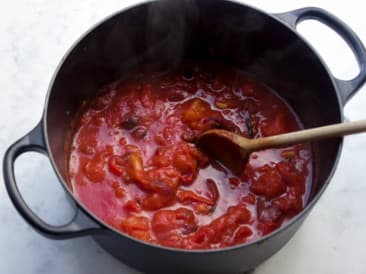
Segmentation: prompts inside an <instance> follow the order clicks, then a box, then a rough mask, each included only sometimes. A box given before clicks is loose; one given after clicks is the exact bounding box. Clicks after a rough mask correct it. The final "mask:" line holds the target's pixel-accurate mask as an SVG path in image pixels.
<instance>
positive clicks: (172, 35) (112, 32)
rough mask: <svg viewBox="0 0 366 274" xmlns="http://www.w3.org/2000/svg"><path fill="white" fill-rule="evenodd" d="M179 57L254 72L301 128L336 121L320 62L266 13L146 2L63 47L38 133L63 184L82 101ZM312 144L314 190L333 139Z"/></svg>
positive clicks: (334, 148)
mask: <svg viewBox="0 0 366 274" xmlns="http://www.w3.org/2000/svg"><path fill="white" fill-rule="evenodd" d="M185 59H205V60H211V61H218V62H222V63H224V64H227V65H230V66H233V67H236V68H238V69H241V70H243V71H246V72H249V73H250V74H253V75H255V76H256V78H257V79H259V80H260V81H262V82H263V83H265V84H266V85H268V86H269V87H271V88H272V89H274V90H275V91H276V92H277V93H279V94H280V96H282V97H283V98H284V99H285V100H286V101H287V102H288V103H289V104H290V105H291V106H292V107H293V108H294V109H295V110H296V112H297V113H298V115H299V116H300V119H301V120H302V122H303V123H304V126H305V127H306V128H310V127H316V126H321V125H325V124H330V123H338V122H341V121H342V111H341V106H340V103H339V99H338V95H337V91H336V89H335V86H334V84H333V82H332V78H331V76H330V75H329V73H328V71H327V69H326V68H325V67H324V65H323V64H322V62H321V61H320V59H319V57H318V56H317V55H316V54H315V53H314V51H313V50H312V49H311V48H310V47H309V46H308V45H307V44H306V43H305V42H304V41H303V40H302V39H301V38H300V37H299V36H298V35H297V34H296V33H295V32H294V31H292V30H291V29H290V28H288V27H287V26H285V25H284V24H283V23H281V22H280V21H278V20H277V19H275V18H274V17H272V16H269V15H268V14H265V13H262V12H260V11H257V10H255V9H253V8H250V7H247V6H244V5H240V4H236V3H232V2H226V1H209V0H206V1H204V0H201V1H158V2H151V3H146V4H142V5H139V6H136V7H134V8H131V9H129V10H127V11H124V12H121V13H118V14H116V15H114V16H112V17H111V18H109V19H107V20H106V21H104V22H103V23H101V24H99V25H98V26H97V27H95V28H94V29H93V30H92V31H90V32H89V33H87V34H86V35H85V36H84V37H83V38H82V39H81V40H80V41H79V42H78V43H77V44H76V45H75V46H74V47H73V49H72V50H71V51H70V52H69V53H68V55H67V56H66V58H65V59H64V61H63V63H62V64H61V66H60V67H59V70H58V72H57V74H56V76H55V79H54V81H53V83H52V84H51V87H50V91H49V96H48V100H47V103H46V112H45V123H46V132H45V135H46V138H47V140H48V145H49V147H48V149H49V153H50V157H51V159H52V162H53V163H52V164H53V165H54V166H55V168H56V170H57V171H58V173H59V175H60V176H61V178H62V179H63V183H64V184H65V186H67V187H69V186H68V184H67V177H68V176H67V151H65V141H66V142H67V141H68V140H70V133H72V132H71V131H70V128H71V127H70V125H71V123H72V119H73V118H74V116H75V115H76V113H77V111H78V109H79V107H80V106H81V104H82V102H83V101H85V100H88V99H89V98H91V97H93V96H94V95H95V93H96V92H97V90H98V89H99V88H101V87H102V86H103V85H105V84H107V83H109V82H112V81H115V80H117V79H120V78H123V77H125V76H126V75H128V74H130V73H131V72H133V71H134V70H136V69H137V68H139V67H141V66H142V65H146V64H150V65H151V64H154V65H156V66H159V67H165V68H169V67H174V66H176V65H178V64H179V63H181V62H182V61H183V60H185ZM313 148H314V149H313V150H314V157H315V169H314V176H315V177H314V187H313V193H317V192H319V191H320V190H321V189H322V188H324V187H325V184H326V183H327V181H328V177H330V176H331V174H332V171H333V167H334V165H335V163H336V162H337V158H338V155H339V151H340V148H341V139H333V140H327V141H324V142H321V143H315V144H314V145H313ZM313 196H314V195H313ZM305 210H307V209H305ZM300 222H301V220H300V221H299V223H300ZM298 225H299V224H296V225H295V226H296V227H297V226H298ZM111 233H114V232H111ZM146 246H147V245H146ZM279 248H280V246H279V247H277V249H279ZM162 250H163V248H162ZM267 257H268V256H267ZM254 263H258V262H253V264H254Z"/></svg>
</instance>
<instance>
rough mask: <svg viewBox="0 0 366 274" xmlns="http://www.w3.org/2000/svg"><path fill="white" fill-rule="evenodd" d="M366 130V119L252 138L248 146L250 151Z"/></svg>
mask: <svg viewBox="0 0 366 274" xmlns="http://www.w3.org/2000/svg"><path fill="white" fill-rule="evenodd" d="M364 131H366V120H361V121H355V122H346V123H340V124H334V125H329V126H322V127H317V128H312V129H305V130H300V131H295V132H290V133H285V134H280V135H275V136H269V137H264V138H258V139H251V140H250V142H249V144H248V145H249V146H248V148H249V150H250V151H254V150H259V149H265V148H270V147H286V146H290V145H294V144H299V143H304V142H312V141H318V140H322V139H327V138H333V137H340V136H345V135H350V134H354V133H360V132H364Z"/></svg>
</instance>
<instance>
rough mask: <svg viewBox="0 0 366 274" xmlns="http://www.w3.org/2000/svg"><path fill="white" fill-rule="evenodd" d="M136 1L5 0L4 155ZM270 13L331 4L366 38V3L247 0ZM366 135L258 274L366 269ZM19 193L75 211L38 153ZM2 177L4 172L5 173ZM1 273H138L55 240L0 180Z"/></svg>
mask: <svg viewBox="0 0 366 274" xmlns="http://www.w3.org/2000/svg"><path fill="white" fill-rule="evenodd" d="M134 2H136V1H127V0H125V1H121V0H108V1H99V0H83V1H72V0H63V1H61V0H55V1H47V0H33V1H28V0H11V1H10V0H4V1H2V5H1V6H2V7H1V9H0V37H1V39H0V69H1V70H0V109H1V116H0V155H3V153H4V151H5V149H6V148H7V147H8V146H9V145H10V144H11V143H12V142H14V141H15V140H17V139H18V138H19V137H21V136H22V135H23V134H25V133H26V132H28V131H29V130H30V129H31V128H32V127H33V126H34V125H36V123H37V122H38V120H39V119H40V117H41V113H42V108H43V104H44V98H45V94H46V90H47V86H48V83H49V81H50V79H51V76H52V74H53V72H54V70H55V68H56V66H57V64H58V63H59V61H60V59H61V58H62V56H63V54H64V53H65V52H66V50H67V49H68V48H69V47H70V45H71V44H72V43H73V42H74V41H75V40H76V39H77V38H78V37H79V35H80V34H82V33H83V32H84V31H85V30H87V29H88V28H89V27H90V26H92V25H93V24H95V23H96V22H98V21H100V20H101V19H102V18H104V17H106V16H107V15H109V14H111V13H113V12H114V11H116V10H119V9H121V8H124V7H126V6H129V5H131V4H133V3H134ZM245 2H246V3H248V4H251V5H255V6H257V7H259V8H262V9H264V10H266V11H269V12H281V11H287V10H291V9H295V8H300V7H304V6H318V7H322V8H325V9H327V10H328V11H330V12H332V13H334V14H335V15H337V16H338V17H340V18H342V19H343V20H344V21H345V22H347V23H348V24H349V25H350V26H351V27H352V28H353V30H354V31H355V32H356V33H357V34H358V35H359V36H360V38H361V39H362V40H363V41H364V43H365V44H366V20H365V12H364V8H362V4H363V1H361V0H348V1H332V0H324V1H317V0H297V1H292V0H282V1H273V0H260V1H258V0H257V1H256V0H248V1H245ZM300 30H301V31H302V32H303V33H304V34H306V35H307V37H309V39H310V40H311V41H312V44H313V45H314V46H315V47H316V48H317V49H318V50H319V51H320V52H321V54H322V55H323V56H324V58H325V60H326V62H327V63H328V64H329V66H330V68H331V69H332V70H333V72H334V73H335V74H336V75H337V76H339V77H341V78H350V77H352V76H354V75H355V74H356V73H357V68H356V66H355V62H354V59H353V57H352V55H351V54H350V52H349V50H348V49H346V47H344V46H343V47H342V45H340V46H338V44H337V43H335V42H334V37H336V36H335V35H334V34H329V33H327V32H325V33H324V32H323V30H324V28H322V27H321V26H319V25H315V24H313V23H311V22H307V23H304V24H303V25H301V27H300ZM365 105H366V87H364V88H362V89H361V90H360V91H359V93H358V94H357V95H356V96H355V97H354V98H353V99H352V100H351V101H350V102H349V103H348V104H347V106H346V108H345V114H346V116H347V117H348V118H349V119H350V120H358V119H364V118H366V111H364V109H365ZM365 156H366V134H360V135H357V136H352V137H347V138H346V141H345V144H344V149H343V153H342V157H341V159H340V162H339V166H338V169H337V172H336V174H335V175H334V178H333V180H332V182H331V184H330V186H329V187H328V189H327V190H326V192H325V194H324V195H323V196H322V198H321V200H320V201H319V203H317V205H316V207H315V208H314V210H313V211H312V212H311V214H310V216H309V217H308V218H307V220H306V221H305V223H304V224H303V226H302V227H301V229H300V230H299V232H298V233H297V234H296V235H295V237H294V238H293V239H292V240H291V241H290V242H289V243H288V244H287V245H286V246H285V247H284V248H283V249H282V250H281V251H280V252H279V253H277V254H276V255H275V256H273V257H272V258H271V259H270V260H268V261H267V262H265V263H264V264H262V265H261V266H259V267H258V268H257V269H256V271H255V274H273V273H282V274H292V273H300V274H301V273H304V274H305V273H306V274H307V273H312V274H321V273H332V274H343V273H348V274H361V273H366V261H365V254H366V236H365V231H366V217H365V212H366V182H365V179H366V176H365V168H366V161H365V160H364V157H365ZM16 174H17V177H18V181H19V185H20V189H21V191H22V193H23V194H24V196H25V198H26V200H27V202H28V203H29V204H30V205H31V207H32V208H33V209H34V210H35V211H36V212H37V213H38V214H39V215H40V216H41V217H43V218H45V219H46V220H48V221H49V222H50V223H53V224H62V223H64V222H65V220H67V219H68V218H70V216H71V215H72V208H71V206H69V205H68V203H67V201H66V200H65V195H64V193H63V191H62V189H61V187H60V185H59V184H58V182H57V180H56V178H55V175H54V174H53V172H52V170H51V167H50V164H49V162H48V160H47V159H46V158H45V157H44V156H40V155H38V154H36V153H28V154H25V155H23V156H21V157H20V159H19V160H18V161H17V164H16ZM0 178H1V179H0V181H2V176H1V177H0ZM0 222H1V226H0V258H1V262H0V273H12V274H23V273H27V274H36V273H37V274H46V273H54V274H64V273H68V274H83V273H85V274H94V273H95V274H98V273H109V274H114V273H136V272H135V271H133V270H131V269H129V268H128V267H126V266H124V265H123V264H122V263H120V262H118V261H117V260H115V259H114V258H112V257H111V256H110V255H109V254H107V253H106V252H104V251H103V250H102V249H101V248H100V247H99V246H98V245H97V244H96V243H95V242H94V241H93V240H92V239H90V238H88V237H85V238H80V239H74V240H66V241H55V240H49V239H46V238H44V237H43V236H41V235H39V234H38V233H37V232H35V231H34V230H33V229H32V228H31V227H30V226H29V225H28V224H26V222H25V221H24V220H23V219H22V218H21V217H20V216H19V214H18V213H17V212H16V210H15V209H14V207H13V205H12V204H11V203H10V200H9V198H8V196H7V193H6V191H5V188H4V185H3V183H1V184H0Z"/></svg>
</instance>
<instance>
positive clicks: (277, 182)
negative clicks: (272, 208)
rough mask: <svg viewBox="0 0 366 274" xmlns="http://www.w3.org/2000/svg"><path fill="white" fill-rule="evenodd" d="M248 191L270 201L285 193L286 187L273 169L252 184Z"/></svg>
mask: <svg viewBox="0 0 366 274" xmlns="http://www.w3.org/2000/svg"><path fill="white" fill-rule="evenodd" d="M250 190H251V191H253V192H254V193H255V194H258V195H262V196H264V197H266V198H267V199H271V198H274V197H276V196H278V195H280V194H282V193H284V192H285V191H286V185H285V183H284V182H283V180H282V177H281V176H280V174H279V173H278V172H277V171H276V170H275V169H269V170H268V171H266V172H265V173H264V174H262V175H261V176H260V177H259V179H258V180H255V181H254V182H253V184H252V186H251V187H250Z"/></svg>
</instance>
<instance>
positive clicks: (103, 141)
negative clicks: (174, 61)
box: [66, 62, 313, 249]
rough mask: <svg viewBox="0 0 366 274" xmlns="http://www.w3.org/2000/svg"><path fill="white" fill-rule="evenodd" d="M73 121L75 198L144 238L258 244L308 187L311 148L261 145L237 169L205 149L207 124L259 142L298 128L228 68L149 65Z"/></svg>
mask: <svg viewBox="0 0 366 274" xmlns="http://www.w3.org/2000/svg"><path fill="white" fill-rule="evenodd" d="M73 125H77V127H76V128H75V129H72V132H75V134H74V135H73V139H72V143H71V144H68V143H67V144H66V145H67V146H66V147H70V151H69V155H68V157H67V158H68V159H69V162H68V163H69V165H68V171H69V173H68V174H69V178H70V183H71V186H72V189H73V191H74V193H75V195H76V196H77V197H78V199H79V200H80V201H81V202H82V203H83V204H84V205H85V206H86V207H87V208H88V209H89V210H90V211H91V212H93V213H94V214H95V215H96V216H98V217H99V218H101V219H102V220H104V221H105V222H106V223H108V224H110V225H112V226H113V227H115V228H116V229H118V230H120V231H122V232H123V233H126V234H128V235H130V236H132V237H135V238H138V239H141V240H143V241H148V242H150V243H154V244H159V245H163V246H169V247H175V248H182V249H213V248H222V247H227V246H233V245H236V244H241V243H246V242H248V241H254V240H256V239H258V238H260V237H261V236H263V235H266V234H268V233H270V232H272V231H274V230H275V229H278V228H279V227H281V226H282V225H283V224H284V222H285V221H287V220H289V219H290V218H292V217H293V216H295V215H296V214H298V213H299V212H300V211H301V210H302V209H303V208H304V206H305V205H306V203H307V202H308V201H307V199H308V196H309V195H308V194H309V193H311V180H312V173H313V172H312V153H311V147H310V145H309V144H301V145H294V146H290V147H287V148H281V149H266V150H263V151H257V152H255V153H254V154H252V155H251V157H249V159H248V162H247V164H246V166H245V167H244V168H243V169H242V170H240V171H238V173H235V174H234V173H233V172H232V171H230V170H229V169H228V168H226V167H225V166H224V165H223V164H222V163H220V162H218V161H217V160H216V159H215V158H214V157H210V153H209V151H205V150H203V149H204V147H200V146H199V143H197V137H198V136H199V135H200V134H202V132H204V131H207V130H211V129H224V130H228V131H231V132H234V133H237V134H240V135H242V136H244V137H247V138H259V137H263V136H271V135H274V134H281V133H285V132H290V131H295V130H299V129H301V128H302V126H301V124H300V122H299V119H298V118H297V117H296V115H295V113H294V112H293V110H291V109H290V108H289V105H287V104H286V103H285V102H284V101H283V100H282V99H281V98H280V97H279V96H278V95H276V94H275V93H273V92H272V91H271V90H270V89H269V88H268V87H267V86H266V85H265V84H262V83H260V82H258V81H257V80H255V79H254V78H252V77H250V76H249V75H247V74H245V73H243V72H241V71H238V70H236V69H232V68H228V67H225V66H224V65H223V64H219V65H217V64H213V63H207V64H206V63H194V62H192V63H187V64H182V65H181V67H179V66H177V67H175V68H174V70H171V71H153V70H152V68H151V67H147V68H146V70H145V69H142V70H141V71H139V72H137V73H135V74H131V76H129V77H126V78H125V79H123V80H121V81H117V82H114V83H111V84H109V85H107V86H106V87H104V88H103V89H102V90H101V91H100V93H99V94H97V96H96V97H95V98H94V99H92V100H91V102H86V101H85V102H83V106H82V108H81V109H80V115H79V116H78V117H76V118H75V121H73ZM212 145H213V146H212V148H215V146H217V147H218V148H221V150H222V151H224V150H225V147H222V146H223V144H222V143H220V142H217V143H213V144H212ZM201 149H202V150H201ZM206 149H207V148H206ZM238 160H239V159H238Z"/></svg>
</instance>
